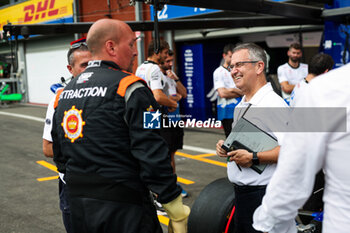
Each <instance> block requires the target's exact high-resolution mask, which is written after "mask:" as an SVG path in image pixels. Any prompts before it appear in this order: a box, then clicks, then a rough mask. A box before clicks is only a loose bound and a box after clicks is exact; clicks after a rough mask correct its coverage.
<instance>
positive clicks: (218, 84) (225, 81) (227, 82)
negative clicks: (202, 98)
mask: <svg viewBox="0 0 350 233" xmlns="http://www.w3.org/2000/svg"><path fill="white" fill-rule="evenodd" d="M213 82H214V89H215V90H217V89H219V88H222V87H224V88H236V85H235V83H234V81H233V78H232V76H231V73H230V71H228V70H227V69H226V68H225V67H223V66H219V67H218V68H216V70H215V71H214V73H213ZM234 100H235V98H232V99H225V98H221V97H220V96H218V100H217V105H223V107H225V106H226V105H228V104H230V103H231V102H232V101H234ZM236 102H237V101H236Z"/></svg>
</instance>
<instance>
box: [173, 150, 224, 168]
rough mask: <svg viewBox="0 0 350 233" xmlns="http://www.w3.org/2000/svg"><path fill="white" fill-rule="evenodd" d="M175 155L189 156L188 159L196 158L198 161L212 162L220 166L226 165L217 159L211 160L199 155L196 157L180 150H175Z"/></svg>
mask: <svg viewBox="0 0 350 233" xmlns="http://www.w3.org/2000/svg"><path fill="white" fill-rule="evenodd" d="M176 155H179V156H182V157H186V158H189V159H194V160H198V161H201V162H205V163H211V164H214V165H217V166H221V167H227V164H226V163H223V162H218V161H215V160H211V159H206V158H201V157H199V158H198V157H197V156H194V155H189V154H186V153H182V152H176Z"/></svg>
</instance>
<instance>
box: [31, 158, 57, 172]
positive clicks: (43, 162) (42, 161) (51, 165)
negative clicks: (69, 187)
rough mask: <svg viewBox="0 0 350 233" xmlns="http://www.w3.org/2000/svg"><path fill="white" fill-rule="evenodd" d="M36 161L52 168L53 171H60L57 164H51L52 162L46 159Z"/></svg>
mask: <svg viewBox="0 0 350 233" xmlns="http://www.w3.org/2000/svg"><path fill="white" fill-rule="evenodd" d="M36 163H38V164H40V165H41V166H44V167H46V168H48V169H50V170H51V171H54V172H57V173H58V171H57V167H56V166H55V165H53V164H51V163H48V162H46V161H44V160H39V161H36Z"/></svg>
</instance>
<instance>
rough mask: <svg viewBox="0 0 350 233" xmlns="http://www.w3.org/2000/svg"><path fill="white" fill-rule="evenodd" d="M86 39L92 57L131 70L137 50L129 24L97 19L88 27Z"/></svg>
mask: <svg viewBox="0 0 350 233" xmlns="http://www.w3.org/2000/svg"><path fill="white" fill-rule="evenodd" d="M86 41H87V44H88V47H89V50H90V51H91V54H92V56H93V59H95V60H109V61H113V62H115V63H117V65H119V66H120V68H122V69H124V70H127V71H131V70H130V69H132V63H133V61H134V57H135V56H137V51H136V46H135V41H136V37H135V34H134V33H133V31H132V30H131V28H130V27H129V25H127V24H126V23H124V22H123V21H120V20H114V19H101V20H98V21H96V22H95V23H94V24H93V25H92V26H91V27H90V29H89V32H88V35H87V40H86ZM130 66H131V67H130Z"/></svg>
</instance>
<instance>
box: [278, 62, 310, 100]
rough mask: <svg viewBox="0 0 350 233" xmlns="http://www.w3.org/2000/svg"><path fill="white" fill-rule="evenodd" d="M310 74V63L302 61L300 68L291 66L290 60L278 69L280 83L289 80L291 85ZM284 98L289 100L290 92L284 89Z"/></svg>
mask: <svg viewBox="0 0 350 233" xmlns="http://www.w3.org/2000/svg"><path fill="white" fill-rule="evenodd" d="M307 74H308V65H307V64H304V63H300V64H299V67H298V68H293V67H291V66H290V65H289V64H288V62H287V63H285V64H283V65H281V66H279V67H278V69H277V77H278V81H279V82H280V83H282V82H284V81H287V82H288V83H289V84H291V85H296V84H297V83H299V82H300V81H301V80H302V79H303V78H305V77H306V76H307ZM282 97H283V99H286V100H287V101H288V102H289V99H290V94H287V93H285V92H283V91H282Z"/></svg>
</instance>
